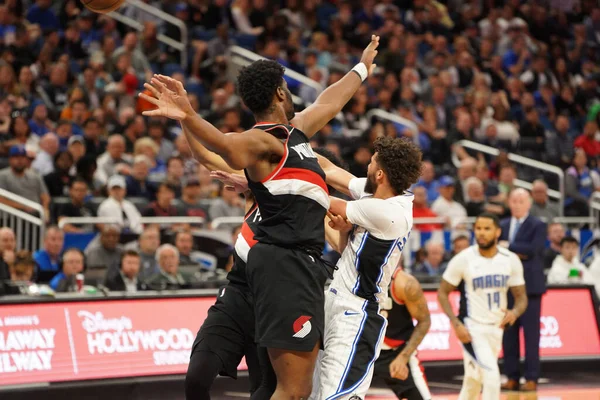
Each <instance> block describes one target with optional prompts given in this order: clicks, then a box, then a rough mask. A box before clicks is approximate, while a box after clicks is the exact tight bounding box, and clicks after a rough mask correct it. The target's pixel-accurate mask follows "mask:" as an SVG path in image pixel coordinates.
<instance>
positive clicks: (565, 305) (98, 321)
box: [0, 289, 600, 385]
mask: <svg viewBox="0 0 600 400" xmlns="http://www.w3.org/2000/svg"><path fill="white" fill-rule="evenodd" d="M425 295H426V297H427V301H428V305H429V309H430V311H431V329H430V331H429V333H428V335H427V336H426V337H425V339H424V340H423V343H422V344H421V346H420V347H419V357H420V359H421V360H423V361H434V360H435V361H438V360H460V359H462V348H461V346H460V343H459V342H458V340H457V339H456V337H455V335H454V333H453V331H452V327H451V326H450V321H449V320H448V318H447V317H446V316H445V315H444V313H443V312H442V310H441V308H440V307H439V304H438V303H437V298H436V293H435V292H425ZM214 300H215V298H214V297H194V298H184V299H168V298H163V299H143V300H142V299H135V300H107V301H87V302H86V301H82V302H72V303H70V302H61V303H37V304H19V305H6V304H5V305H0V385H16V384H26V383H39V382H58V381H71V380H88V379H102V378H121V377H129V376H143V375H146V376H148V375H165V374H184V373H185V371H186V369H187V364H188V360H189V355H190V350H191V347H192V344H193V342H194V338H195V336H196V332H197V331H198V328H199V327H200V325H201V323H202V321H203V320H204V318H206V315H207V312H208V308H209V307H210V306H211V305H212V304H213V303H214ZM451 300H452V303H453V304H455V305H456V306H457V305H458V293H453V294H452V297H451ZM540 331H541V344H540V346H541V354H542V357H548V356H553V357H566V358H568V357H574V356H593V355H596V356H598V355H600V339H599V334H598V327H597V324H596V316H595V313H594V309H593V304H592V299H591V295H590V292H589V290H587V289H585V290H584V289H553V290H550V291H549V292H548V294H547V295H546V296H544V298H543V303H542V317H541V321H540ZM245 368H246V366H245V364H244V363H242V365H240V369H245Z"/></svg>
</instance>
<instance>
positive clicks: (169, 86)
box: [140, 75, 193, 121]
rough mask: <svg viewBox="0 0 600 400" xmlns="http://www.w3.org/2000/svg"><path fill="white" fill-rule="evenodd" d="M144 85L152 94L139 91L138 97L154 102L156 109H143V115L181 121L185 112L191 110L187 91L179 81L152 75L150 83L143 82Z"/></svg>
mask: <svg viewBox="0 0 600 400" xmlns="http://www.w3.org/2000/svg"><path fill="white" fill-rule="evenodd" d="M144 87H145V88H146V89H147V90H148V91H150V93H152V96H148V95H147V94H145V93H140V97H141V98H143V99H144V100H146V101H148V102H150V103H152V104H154V105H155V106H156V109H155V110H150V111H144V112H143V115H145V116H149V117H167V118H171V119H174V120H177V121H181V120H182V119H184V118H185V116H186V115H187V113H189V112H193V108H192V105H191V104H190V101H189V100H188V97H187V92H186V91H185V89H184V88H183V85H182V84H181V82H179V81H177V80H175V79H173V78H169V77H168V76H163V75H154V76H153V77H152V79H151V80H150V83H145V84H144Z"/></svg>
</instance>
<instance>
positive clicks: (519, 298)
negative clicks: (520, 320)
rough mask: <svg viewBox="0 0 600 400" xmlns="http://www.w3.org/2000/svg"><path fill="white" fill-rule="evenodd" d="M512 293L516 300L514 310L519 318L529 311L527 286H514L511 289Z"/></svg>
mask: <svg viewBox="0 0 600 400" xmlns="http://www.w3.org/2000/svg"><path fill="white" fill-rule="evenodd" d="M510 292H511V293H512V295H513V297H514V298H515V305H514V306H513V308H512V310H513V312H514V313H515V314H517V317H520V316H521V315H523V313H524V312H525V310H526V309H527V291H526V290H525V285H521V286H513V287H511V288H510Z"/></svg>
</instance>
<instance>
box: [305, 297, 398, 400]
mask: <svg viewBox="0 0 600 400" xmlns="http://www.w3.org/2000/svg"><path fill="white" fill-rule="evenodd" d="M386 327H387V320H386V319H385V318H384V317H383V316H381V315H380V314H379V304H377V303H373V302H368V301H366V300H364V299H362V298H360V297H357V296H355V295H353V294H350V293H346V292H342V291H341V290H337V289H335V288H330V289H329V291H328V292H327V293H326V294H325V338H324V351H323V353H322V357H321V361H320V363H318V364H317V368H316V371H315V375H318V378H317V379H315V381H314V382H313V388H314V389H313V395H311V399H315V400H333V399H350V398H356V397H358V398H360V399H364V398H365V396H366V394H367V391H368V390H369V386H370V385H371V379H372V378H373V364H374V363H375V360H376V359H377V357H379V352H380V350H381V344H382V342H383V337H384V334H385V329H386Z"/></svg>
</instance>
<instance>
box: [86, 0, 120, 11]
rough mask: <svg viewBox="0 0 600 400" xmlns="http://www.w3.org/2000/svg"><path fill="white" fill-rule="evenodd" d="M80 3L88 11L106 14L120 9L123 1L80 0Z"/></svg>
mask: <svg viewBox="0 0 600 400" xmlns="http://www.w3.org/2000/svg"><path fill="white" fill-rule="evenodd" d="M81 2H82V3H83V5H84V6H86V8H87V9H88V10H90V11H93V12H96V13H100V14H106V13H109V12H111V11H114V10H116V9H117V8H119V7H121V5H122V4H123V3H125V0H82V1H81Z"/></svg>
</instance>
